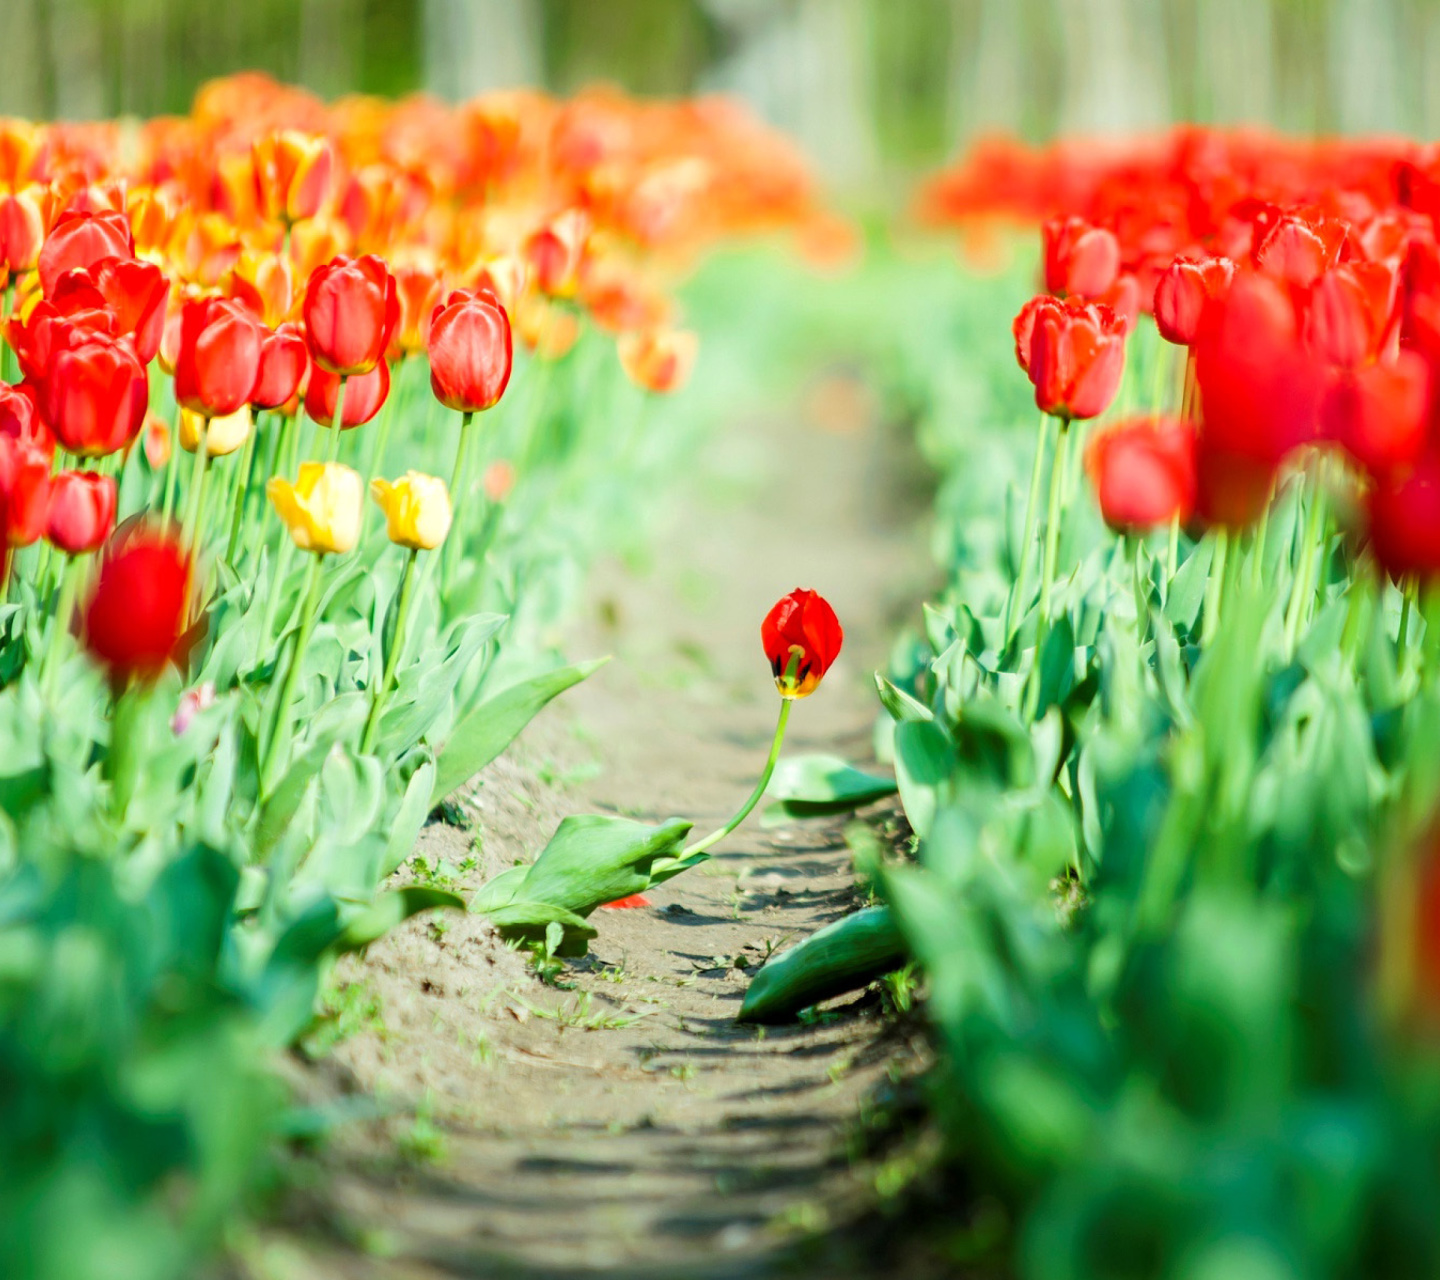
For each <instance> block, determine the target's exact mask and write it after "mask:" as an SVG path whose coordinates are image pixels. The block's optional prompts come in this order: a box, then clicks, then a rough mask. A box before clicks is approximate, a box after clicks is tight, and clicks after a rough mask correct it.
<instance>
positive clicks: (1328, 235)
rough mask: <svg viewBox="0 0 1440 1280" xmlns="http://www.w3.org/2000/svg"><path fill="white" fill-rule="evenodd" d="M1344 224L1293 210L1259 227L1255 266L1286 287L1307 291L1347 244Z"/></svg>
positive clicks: (1317, 213)
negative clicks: (1292, 286)
mask: <svg viewBox="0 0 1440 1280" xmlns="http://www.w3.org/2000/svg"><path fill="white" fill-rule="evenodd" d="M1345 235H1346V229H1345V224H1344V223H1343V222H1340V221H1339V220H1338V219H1335V218H1330V217H1326V216H1325V215H1324V214H1321V213H1319V212H1316V211H1309V210H1294V211H1290V212H1286V213H1281V214H1279V215H1278V216H1276V217H1275V218H1274V219H1273V221H1271V222H1270V224H1269V225H1268V226H1263V225H1260V226H1257V237H1258V238H1257V239H1256V242H1255V253H1254V257H1255V265H1256V266H1257V267H1259V268H1260V269H1261V270H1262V271H1264V272H1265V273H1266V274H1267V275H1269V276H1273V277H1274V278H1275V279H1277V280H1281V281H1284V282H1285V283H1286V284H1291V285H1295V286H1297V287H1298V288H1301V289H1308V288H1309V287H1310V286H1311V285H1312V284H1314V283H1315V281H1316V280H1318V279H1319V278H1320V276H1321V275H1323V274H1324V273H1325V272H1326V271H1327V270H1329V269H1330V268H1331V267H1333V266H1334V265H1335V263H1336V261H1337V260H1338V258H1339V256H1340V250H1341V248H1342V247H1343V246H1344V244H1345Z"/></svg>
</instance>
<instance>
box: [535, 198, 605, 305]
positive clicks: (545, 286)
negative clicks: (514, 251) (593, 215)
mask: <svg viewBox="0 0 1440 1280" xmlns="http://www.w3.org/2000/svg"><path fill="white" fill-rule="evenodd" d="M589 236H590V218H589V215H587V214H586V213H585V212H584V211H583V210H580V209H567V210H566V211H565V212H564V213H562V214H560V215H559V216H558V217H555V218H552V219H551V220H550V222H549V223H547V224H546V225H545V226H543V227H541V228H540V229H539V230H538V231H536V232H534V233H532V234H531V236H530V237H529V239H527V240H526V241H525V250H524V252H525V261H526V262H527V263H528V264H529V266H530V270H531V272H532V273H533V275H534V278H535V283H536V285H537V286H538V287H539V289H540V291H541V292H542V293H545V294H548V295H549V296H550V297H552V298H569V297H573V296H574V294H575V291H576V290H577V289H578V288H579V287H580V261H581V259H582V258H583V257H584V254H585V243H586V241H587V240H588V239H589Z"/></svg>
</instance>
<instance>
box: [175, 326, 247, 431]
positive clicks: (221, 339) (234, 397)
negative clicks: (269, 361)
mask: <svg viewBox="0 0 1440 1280" xmlns="http://www.w3.org/2000/svg"><path fill="white" fill-rule="evenodd" d="M263 332H264V329H263V326H262V325H261V324H260V322H259V321H258V320H256V319H255V317H254V316H253V315H252V314H251V313H250V312H249V311H248V310H247V309H246V308H245V307H244V306H243V305H242V304H240V303H238V302H235V301H234V300H233V299H230V298H202V299H198V300H196V301H193V302H187V303H185V304H184V306H183V308H182V309H181V313H180V347H179V350H178V352H177V353H176V361H175V398H176V400H178V401H179V402H180V403H181V404H182V405H184V407H185V408H187V409H190V410H192V411H194V412H195V413H200V414H204V415H205V416H206V417H207V418H224V417H227V416H228V415H229V414H232V413H235V412H236V411H237V410H239V409H240V408H241V407H243V406H244V405H246V404H248V403H249V402H250V393H251V391H252V390H253V389H254V387H255V381H256V378H257V376H258V375H259V372H260V342H261V337H262V334H263Z"/></svg>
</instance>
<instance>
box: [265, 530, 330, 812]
mask: <svg viewBox="0 0 1440 1280" xmlns="http://www.w3.org/2000/svg"><path fill="white" fill-rule="evenodd" d="M324 560H325V557H324V556H323V555H319V554H317V555H316V556H315V558H314V560H313V561H312V562H311V565H310V575H309V580H308V582H307V584H306V587H305V600H304V604H302V605H301V607H300V630H299V631H298V632H296V634H295V644H294V647H293V648H292V649H291V650H290V665H289V666H287V667H286V668H285V683H284V684H283V685H282V686H281V688H280V702H279V705H278V706H276V708H275V726H274V728H273V729H272V730H271V733H270V743H269V745H268V747H267V748H266V750H265V762H264V766H263V767H262V768H261V770H260V778H261V785H262V787H264V789H265V790H267V791H268V790H269V787H268V785H267V780H268V779H269V778H271V777H272V776H273V770H274V767H275V753H276V752H277V751H278V750H279V749H280V742H281V739H282V738H284V739H288V738H289V736H290V735H289V728H290V709H291V707H293V706H294V704H295V689H296V686H297V685H299V683H300V668H301V666H302V665H303V664H304V660H305V650H306V649H307V648H309V645H310V633H311V632H312V631H313V630H314V629H315V614H316V611H317V608H318V606H319V604H320V580H321V566H322V565H323V563H324Z"/></svg>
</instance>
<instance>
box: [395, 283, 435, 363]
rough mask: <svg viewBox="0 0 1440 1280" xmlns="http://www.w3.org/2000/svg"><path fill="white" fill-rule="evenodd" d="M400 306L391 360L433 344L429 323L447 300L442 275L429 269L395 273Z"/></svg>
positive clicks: (411, 354) (401, 357)
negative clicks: (445, 299) (444, 300)
mask: <svg viewBox="0 0 1440 1280" xmlns="http://www.w3.org/2000/svg"><path fill="white" fill-rule="evenodd" d="M395 291H396V296H397V298H398V299H399V302H400V323H399V324H398V325H397V326H396V329H395V332H394V334H393V335H392V336H391V338H390V350H389V352H388V353H387V354H388V356H389V358H390V359H391V360H399V359H403V358H404V357H405V356H413V355H415V354H417V353H418V352H421V351H424V350H425V348H426V346H428V345H429V342H430V322H431V320H432V319H433V318H434V315H435V310H436V308H437V307H438V306H439V305H440V303H441V302H442V301H443V299H444V296H445V291H444V287H443V286H442V284H441V282H440V277H439V275H438V274H437V273H436V272H434V271H431V270H430V269H429V268H427V267H400V268H398V269H397V270H396V271H395Z"/></svg>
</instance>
